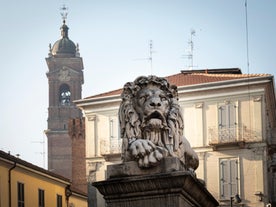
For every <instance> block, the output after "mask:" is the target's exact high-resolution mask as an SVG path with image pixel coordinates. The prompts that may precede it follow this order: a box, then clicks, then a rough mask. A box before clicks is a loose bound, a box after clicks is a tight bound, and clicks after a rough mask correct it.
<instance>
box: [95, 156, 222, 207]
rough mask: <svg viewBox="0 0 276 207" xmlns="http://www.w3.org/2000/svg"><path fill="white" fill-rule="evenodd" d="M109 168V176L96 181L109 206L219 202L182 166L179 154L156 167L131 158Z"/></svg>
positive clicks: (206, 206) (203, 206)
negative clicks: (141, 163) (139, 163)
mask: <svg viewBox="0 0 276 207" xmlns="http://www.w3.org/2000/svg"><path fill="white" fill-rule="evenodd" d="M165 166H167V167H166V168H164V167H165ZM130 167H131V168H130ZM135 170H136V171H135ZM107 171H108V179H107V180H106V181H100V182H95V183H93V185H94V186H95V187H96V188H97V189H98V190H99V191H100V193H101V194H102V195H103V196H104V198H105V201H106V204H107V206H108V207H129V206H131V207H190V206H195V207H215V206H218V202H217V201H216V200H215V199H214V197H213V196H212V195H211V194H210V193H209V192H208V190H207V189H206V188H205V187H204V185H203V184H202V183H201V182H200V181H199V180H198V179H196V178H195V176H194V174H193V173H191V172H189V171H186V170H183V165H181V163H180V161H179V160H178V159H177V158H165V159H164V160H163V161H162V163H161V165H160V166H156V167H155V168H153V169H147V170H141V169H140V168H139V167H138V166H137V163H136V162H129V163H123V164H119V165H111V166H109V168H108V170H107ZM143 171H144V172H143ZM149 173H150V174H149Z"/></svg>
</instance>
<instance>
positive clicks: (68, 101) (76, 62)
mask: <svg viewBox="0 0 276 207" xmlns="http://www.w3.org/2000/svg"><path fill="white" fill-rule="evenodd" d="M62 10H63V12H65V10H66V8H64V9H63V8H62ZM66 16H67V13H63V14H62V17H63V25H62V26H61V28H60V30H61V38H60V39H59V40H58V41H56V42H55V43H54V45H53V46H51V44H50V45H49V54H48V57H47V58H46V62H47V66H48V72H47V73H46V75H47V78H48V83H49V107H48V129H47V130H46V136H47V138H48V169H49V170H51V171H53V172H55V173H58V174H60V175H62V176H64V177H67V178H69V179H71V180H72V140H71V138H70V136H69V134H68V123H69V120H70V119H76V118H81V117H82V113H81V110H80V109H78V108H77V107H76V106H75V104H74V103H73V101H74V100H77V99H81V98H82V97H81V92H82V84H83V83H84V80H83V61H82V58H81V57H80V54H79V48H78V44H77V45H75V43H74V42H73V41H72V40H70V39H69V37H68V30H69V28H68V27H67V25H66V24H65V22H66V21H65V20H66Z"/></svg>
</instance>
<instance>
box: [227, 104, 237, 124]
mask: <svg viewBox="0 0 276 207" xmlns="http://www.w3.org/2000/svg"><path fill="white" fill-rule="evenodd" d="M228 118H229V123H228V124H229V127H230V128H233V127H235V126H236V106H235V105H234V104H229V105H228Z"/></svg>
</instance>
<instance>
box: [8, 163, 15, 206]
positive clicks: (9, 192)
mask: <svg viewBox="0 0 276 207" xmlns="http://www.w3.org/2000/svg"><path fill="white" fill-rule="evenodd" d="M15 167H16V162H14V163H13V166H12V167H11V168H10V169H9V207H11V171H12V170H13V169H14V168H15Z"/></svg>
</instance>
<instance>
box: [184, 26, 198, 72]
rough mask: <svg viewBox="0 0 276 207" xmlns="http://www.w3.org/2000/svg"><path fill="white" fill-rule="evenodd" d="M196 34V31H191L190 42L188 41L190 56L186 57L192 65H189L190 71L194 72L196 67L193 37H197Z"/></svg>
mask: <svg viewBox="0 0 276 207" xmlns="http://www.w3.org/2000/svg"><path fill="white" fill-rule="evenodd" d="M195 34H196V32H195V30H194V29H191V32H190V35H191V36H190V40H189V41H188V45H189V50H188V55H184V57H187V59H188V60H189V62H190V64H189V66H188V67H189V69H190V70H192V69H193V68H194V67H195V66H194V41H193V37H194V36H195Z"/></svg>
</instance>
